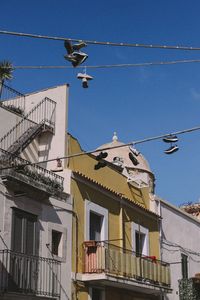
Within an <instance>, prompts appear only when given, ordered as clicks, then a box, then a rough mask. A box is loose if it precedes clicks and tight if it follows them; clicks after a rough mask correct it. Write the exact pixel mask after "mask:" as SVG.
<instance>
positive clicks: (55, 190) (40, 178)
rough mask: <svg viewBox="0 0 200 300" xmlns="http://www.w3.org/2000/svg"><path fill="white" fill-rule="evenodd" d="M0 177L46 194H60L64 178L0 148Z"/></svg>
mask: <svg viewBox="0 0 200 300" xmlns="http://www.w3.org/2000/svg"><path fill="white" fill-rule="evenodd" d="M0 177H1V178H2V179H3V180H4V181H6V180H7V181H11V183H12V184H13V183H14V182H16V183H19V184H20V185H21V184H23V185H24V186H27V190H29V187H30V186H32V187H33V188H34V189H36V190H39V191H40V192H41V191H42V192H44V193H45V194H47V195H49V196H50V195H57V196H59V195H61V194H62V191H63V181H64V178H63V177H61V176H59V175H57V174H55V173H53V172H51V171H49V170H47V169H44V168H42V167H40V166H38V165H34V164H33V165H32V164H30V162H29V161H27V160H25V159H22V158H20V157H16V156H14V155H12V154H11V153H9V152H7V151H5V150H3V149H0Z"/></svg>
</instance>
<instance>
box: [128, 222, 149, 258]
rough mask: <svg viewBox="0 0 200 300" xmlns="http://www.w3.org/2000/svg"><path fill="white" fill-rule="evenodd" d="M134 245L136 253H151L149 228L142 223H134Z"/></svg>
mask: <svg viewBox="0 0 200 300" xmlns="http://www.w3.org/2000/svg"><path fill="white" fill-rule="evenodd" d="M132 247H133V251H134V252H135V253H136V255H138V256H140V255H147V256H148V255H149V230H148V228H145V227H143V226H141V225H140V224H136V223H133V224H132Z"/></svg>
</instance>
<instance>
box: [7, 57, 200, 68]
mask: <svg viewBox="0 0 200 300" xmlns="http://www.w3.org/2000/svg"><path fill="white" fill-rule="evenodd" d="M184 63H200V59H182V60H172V61H157V62H156V61H155V62H146V63H134V64H113V65H94V66H91V65H90V66H85V65H84V66H77V67H76V69H78V68H79V69H83V68H87V69H106V68H126V67H151V66H160V65H161V66H165V65H175V64H184ZM13 69H15V70H20V69H21V70H23V69H74V67H72V66H13Z"/></svg>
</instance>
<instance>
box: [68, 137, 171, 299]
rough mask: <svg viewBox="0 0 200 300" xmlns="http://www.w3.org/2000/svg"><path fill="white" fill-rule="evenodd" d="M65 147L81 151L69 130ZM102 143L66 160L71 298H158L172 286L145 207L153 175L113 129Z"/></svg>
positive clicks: (151, 216)
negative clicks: (70, 199)
mask: <svg viewBox="0 0 200 300" xmlns="http://www.w3.org/2000/svg"><path fill="white" fill-rule="evenodd" d="M113 146H114V147H118V148H114V149H110V148H112V147H113ZM68 147H69V149H68V153H69V155H71V154H75V153H81V152H83V151H82V150H81V147H80V145H79V143H78V141H77V140H76V139H74V138H73V137H72V136H69V141H68ZM101 148H102V149H104V148H106V149H107V150H102V151H101V150H100V149H101ZM101 148H100V149H99V152H97V153H95V155H92V154H87V155H79V156H73V157H71V158H70V159H69V161H68V166H67V167H69V168H70V169H71V170H72V180H71V194H72V196H73V200H74V218H73V220H74V221H73V241H72V243H73V249H72V253H73V262H72V272H73V274H74V276H73V299H78V300H110V299H115V300H123V299H126V300H127V299H128V300H129V299H130V300H138V299H162V295H163V294H164V293H168V292H170V270H169V265H168V264H166V263H164V262H161V261H160V260H159V258H160V246H159V244H160V243H159V223H160V219H159V216H158V215H156V214H155V213H153V212H151V211H150V210H149V207H150V204H149V202H150V197H151V194H152V193H153V187H154V176H153V174H152V173H151V171H150V169H149V167H148V164H147V162H146V161H145V159H144V158H143V157H142V155H141V154H139V153H138V152H137V151H136V150H135V149H131V148H129V147H123V144H122V143H120V142H118V140H117V137H116V135H115V136H114V137H113V141H112V142H111V143H110V144H106V145H103V146H102V147H101ZM122 149H123V150H122ZM130 153H131V154H130ZM99 154H100V156H99ZM101 156H103V157H104V159H101ZM136 175H137V176H136Z"/></svg>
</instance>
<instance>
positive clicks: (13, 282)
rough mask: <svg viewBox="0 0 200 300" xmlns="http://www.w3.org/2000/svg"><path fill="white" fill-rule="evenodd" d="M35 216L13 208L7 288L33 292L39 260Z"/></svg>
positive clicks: (15, 290) (36, 282)
mask: <svg viewBox="0 0 200 300" xmlns="http://www.w3.org/2000/svg"><path fill="white" fill-rule="evenodd" d="M36 222H37V216H35V215H32V214H30V213H27V212H24V211H22V210H19V209H15V208H14V209H13V226H12V251H11V253H10V270H9V271H10V272H9V290H11V291H13V292H25V293H31V294H35V293H36V292H37V284H38V270H39V261H38V257H37V256H35V255H36Z"/></svg>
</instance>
